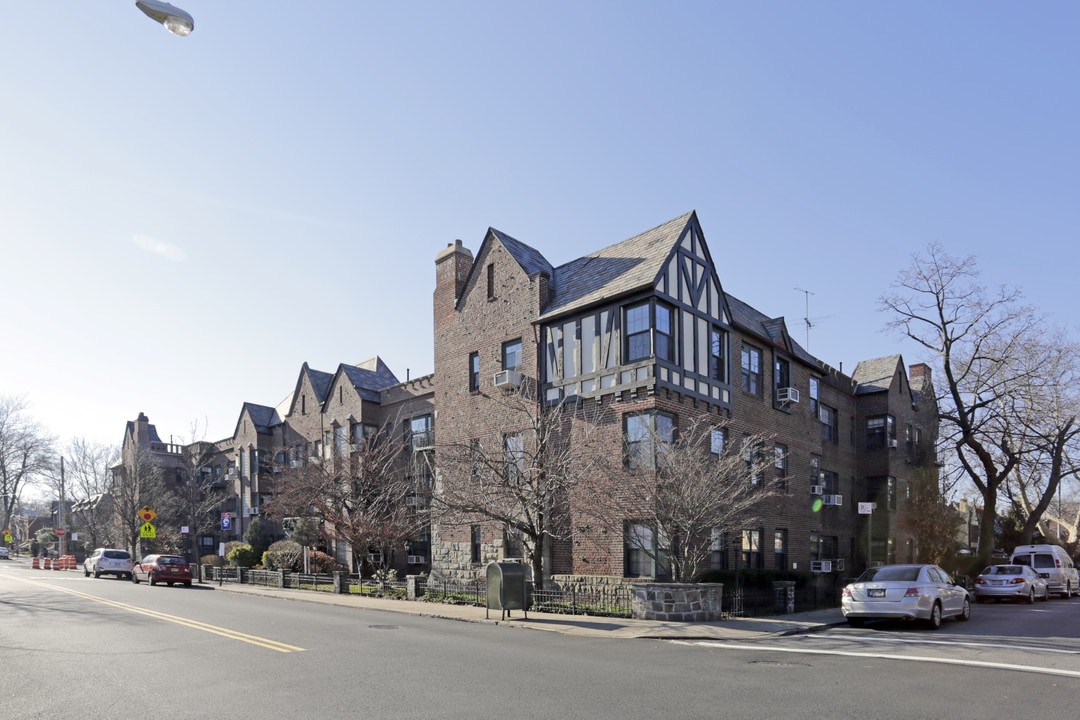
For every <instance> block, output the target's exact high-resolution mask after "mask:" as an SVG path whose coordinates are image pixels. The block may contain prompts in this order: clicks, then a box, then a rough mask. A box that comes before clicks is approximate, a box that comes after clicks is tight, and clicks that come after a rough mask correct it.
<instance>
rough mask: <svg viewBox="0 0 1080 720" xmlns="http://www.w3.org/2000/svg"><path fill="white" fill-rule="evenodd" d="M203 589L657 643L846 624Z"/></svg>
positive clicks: (832, 614) (818, 615)
mask: <svg viewBox="0 0 1080 720" xmlns="http://www.w3.org/2000/svg"><path fill="white" fill-rule="evenodd" d="M203 586H204V587H212V588H213V589H214V590H221V591H225V592H231V593H240V594H244V595H254V596H261V597H265V598H277V599H284V600H293V601H296V602H311V603H321V604H324V605H337V606H339V607H354V608H364V609H367V610H382V611H385V612H395V613H401V614H405V615H415V616H421V617H433V618H442V619H446V620H459V621H463V622H477V623H489V624H492V625H504V626H507V627H513V628H526V629H530V630H548V631H551V632H559V633H563V634H565V635H579V636H589V637H608V638H623V639H625V638H643V639H658V640H745V639H751V638H759V637H766V636H779V635H799V634H803V633H808V632H814V631H816V630H820V629H823V628H826V627H829V626H830V625H837V624H842V623H843V622H844V618H843V615H841V613H840V608H827V609H824V610H812V611H810V612H803V613H793V614H791V615H779V616H776V617H763V618H732V619H730V620H721V621H718V622H709V623H677V622H662V621H653V620H634V619H630V618H604V617H592V616H588V615H559V614H553V613H542V612H530V613H529V617H528V619H526V618H525V616H524V613H522V612H521V611H520V610H515V611H514V612H513V613H512V614H513V617H509V618H507V619H505V620H503V619H501V616H502V613H501V612H500V611H498V610H491V611H488V610H486V609H485V608H481V607H473V606H469V605H444V604H442V603H427V602H421V601H410V600H389V599H384V598H373V597H368V596H361V595H337V594H334V593H329V592H319V591H314V590H294V589H287V588H269V587H263V586H261V585H241V584H238V583H225V584H223V585H220V586H219V585H217V584H214V583H204V584H203Z"/></svg>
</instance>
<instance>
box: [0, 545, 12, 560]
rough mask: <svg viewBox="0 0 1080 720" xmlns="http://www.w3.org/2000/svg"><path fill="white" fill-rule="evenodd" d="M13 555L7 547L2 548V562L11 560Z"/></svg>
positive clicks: (0, 557) (0, 548) (0, 558)
mask: <svg viewBox="0 0 1080 720" xmlns="http://www.w3.org/2000/svg"><path fill="white" fill-rule="evenodd" d="M10 559H11V555H10V554H9V553H8V549H7V548H6V547H0V560H10Z"/></svg>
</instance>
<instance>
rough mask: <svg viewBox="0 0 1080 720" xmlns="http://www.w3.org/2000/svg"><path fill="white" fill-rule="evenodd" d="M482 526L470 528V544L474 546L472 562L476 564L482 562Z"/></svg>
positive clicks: (471, 526)
mask: <svg viewBox="0 0 1080 720" xmlns="http://www.w3.org/2000/svg"><path fill="white" fill-rule="evenodd" d="M480 537H481V536H480V526H479V525H470V526H469V544H470V545H471V546H472V555H471V560H472V562H474V563H479V562H480Z"/></svg>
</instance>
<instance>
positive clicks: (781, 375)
mask: <svg viewBox="0 0 1080 720" xmlns="http://www.w3.org/2000/svg"><path fill="white" fill-rule="evenodd" d="M773 387H775V388H777V389H779V388H788V387H791V363H789V362H788V361H787V360H785V359H783V358H776V359H775V360H774V361H773Z"/></svg>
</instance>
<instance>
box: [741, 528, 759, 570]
mask: <svg viewBox="0 0 1080 720" xmlns="http://www.w3.org/2000/svg"><path fill="white" fill-rule="evenodd" d="M742 563H743V567H745V568H761V567H763V563H762V556H761V530H760V529H755V530H743V531H742Z"/></svg>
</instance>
